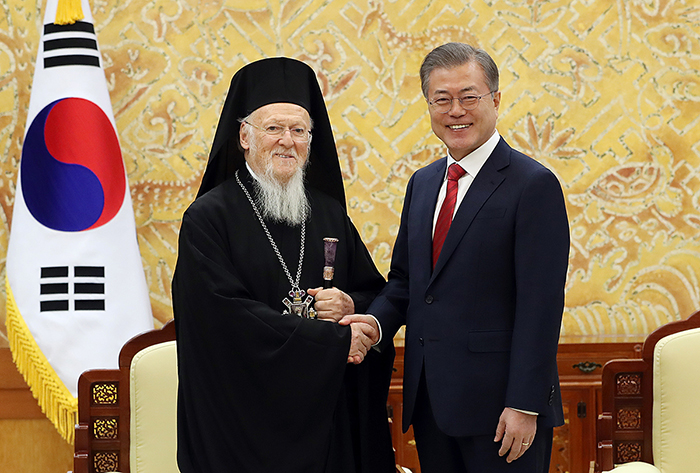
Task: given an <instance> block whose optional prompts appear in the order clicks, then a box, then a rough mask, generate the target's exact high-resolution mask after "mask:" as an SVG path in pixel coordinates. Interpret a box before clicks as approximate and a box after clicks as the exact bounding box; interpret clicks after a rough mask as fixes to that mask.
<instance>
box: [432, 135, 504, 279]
mask: <svg viewBox="0 0 700 473" xmlns="http://www.w3.org/2000/svg"><path fill="white" fill-rule="evenodd" d="M509 163H510V146H508V144H507V143H506V142H505V141H504V140H503V138H501V139H500V141H499V142H498V145H497V146H496V148H495V149H494V150H493V153H491V156H489V158H488V159H487V160H486V162H485V163H484V165H483V166H482V167H481V170H480V171H479V174H477V176H476V178H474V181H473V182H472V185H471V186H470V187H469V190H468V191H467V194H466V195H465V196H464V200H462V203H461V204H460V205H459V209H457V213H456V214H455V217H454V219H453V220H452V224H451V225H450V230H449V231H448V232H447V238H445V243H444V245H443V246H442V250H441V252H440V257H439V258H438V261H437V264H436V265H435V270H434V271H433V276H432V278H431V280H432V279H434V278H435V276H436V275H437V274H438V273H439V272H440V270H441V269H442V267H443V266H445V262H446V261H447V260H448V259H449V258H450V256H451V255H452V253H453V252H454V250H455V248H457V245H458V244H459V242H460V240H461V239H462V237H464V234H465V233H466V232H467V230H468V229H469V227H470V226H471V224H472V222H473V221H474V217H476V214H477V213H478V212H479V210H480V209H481V207H482V206H483V205H484V203H485V202H486V201H487V200H488V199H489V197H490V196H491V194H493V192H494V191H495V190H496V189H497V188H498V186H500V185H501V183H502V182H503V181H504V180H505V176H504V175H503V174H502V173H501V172H500V171H501V170H502V169H503V168H505V167H506V166H508V164H509ZM431 247H432V245H431Z"/></svg>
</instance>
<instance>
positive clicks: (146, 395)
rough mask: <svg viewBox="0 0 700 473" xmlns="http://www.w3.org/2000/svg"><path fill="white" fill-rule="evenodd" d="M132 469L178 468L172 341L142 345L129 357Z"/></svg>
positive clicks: (160, 472) (161, 472)
mask: <svg viewBox="0 0 700 473" xmlns="http://www.w3.org/2000/svg"><path fill="white" fill-rule="evenodd" d="M130 373H131V379H130V383H129V398H130V401H131V407H130V411H131V426H130V434H131V438H130V442H129V444H130V453H129V457H130V458H129V460H130V461H129V464H130V467H131V468H130V469H131V473H174V472H178V471H179V470H178V468H177V459H176V453H177V452H176V446H177V352H176V346H175V341H170V342H163V343H159V344H157V345H151V346H149V347H146V348H144V349H143V350H141V351H139V352H138V353H136V355H134V357H133V358H132V360H131V369H130Z"/></svg>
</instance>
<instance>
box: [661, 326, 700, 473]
mask: <svg viewBox="0 0 700 473" xmlns="http://www.w3.org/2000/svg"><path fill="white" fill-rule="evenodd" d="M698 392H700V328H697V329H690V330H685V331H683V332H678V333H674V334H672V335H668V336H666V337H664V338H662V339H661V340H659V341H658V342H657V344H656V347H655V349H654V408H653V418H652V435H653V439H652V444H653V450H654V465H655V466H656V467H657V468H658V469H659V470H660V471H662V472H663V473H687V472H689V471H697V470H698V468H700V466H699V465H700V448H699V447H700V402H699V401H698Z"/></svg>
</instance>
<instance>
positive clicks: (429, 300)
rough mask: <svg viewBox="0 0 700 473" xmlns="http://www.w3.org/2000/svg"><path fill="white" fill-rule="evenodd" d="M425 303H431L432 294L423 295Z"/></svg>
mask: <svg viewBox="0 0 700 473" xmlns="http://www.w3.org/2000/svg"><path fill="white" fill-rule="evenodd" d="M425 303H426V304H432V303H433V296H426V297H425Z"/></svg>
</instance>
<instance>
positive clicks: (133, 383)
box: [74, 322, 178, 473]
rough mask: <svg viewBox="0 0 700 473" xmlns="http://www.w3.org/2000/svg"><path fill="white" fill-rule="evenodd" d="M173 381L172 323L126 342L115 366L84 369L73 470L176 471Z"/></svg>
mask: <svg viewBox="0 0 700 473" xmlns="http://www.w3.org/2000/svg"><path fill="white" fill-rule="evenodd" d="M177 383H178V380H177V354H176V345H175V326H174V325H173V323H172V322H169V323H168V324H166V325H165V326H164V327H163V328H162V329H160V330H152V331H149V332H146V333H143V334H141V335H138V336H136V337H134V338H132V339H131V340H129V341H128V342H127V343H126V344H125V345H124V346H123V347H122V350H121V353H120V354H119V369H115V370H90V371H86V372H85V373H83V374H82V375H81V377H80V380H79V381H78V424H77V425H76V434H75V454H74V471H75V473H107V472H114V471H118V472H120V473H178V468H177V460H176V449H177V428H176V426H177Z"/></svg>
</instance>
